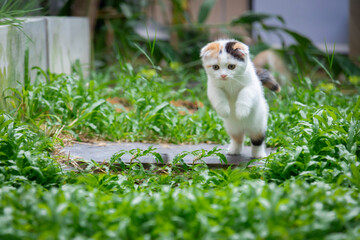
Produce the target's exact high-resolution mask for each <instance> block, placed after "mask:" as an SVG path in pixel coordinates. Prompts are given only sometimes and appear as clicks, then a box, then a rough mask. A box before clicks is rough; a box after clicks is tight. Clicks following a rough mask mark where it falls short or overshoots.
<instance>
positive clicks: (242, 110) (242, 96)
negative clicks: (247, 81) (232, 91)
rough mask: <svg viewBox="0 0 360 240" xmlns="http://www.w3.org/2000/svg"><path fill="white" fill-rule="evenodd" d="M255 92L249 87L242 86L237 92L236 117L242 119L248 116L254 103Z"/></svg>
mask: <svg viewBox="0 0 360 240" xmlns="http://www.w3.org/2000/svg"><path fill="white" fill-rule="evenodd" d="M254 100H255V94H254V92H253V91H252V89H251V88H244V89H243V90H241V91H240V92H239V94H238V97H237V100H236V103H235V115H236V118H237V119H243V118H246V117H248V116H249V114H250V111H251V108H252V106H253V105H254Z"/></svg>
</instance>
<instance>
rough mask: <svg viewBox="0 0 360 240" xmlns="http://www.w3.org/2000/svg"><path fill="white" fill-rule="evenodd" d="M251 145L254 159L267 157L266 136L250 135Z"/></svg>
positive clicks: (262, 134)
mask: <svg viewBox="0 0 360 240" xmlns="http://www.w3.org/2000/svg"><path fill="white" fill-rule="evenodd" d="M250 139H251V144H252V149H251V153H252V157H253V158H263V157H267V154H266V152H265V134H264V133H261V134H252V135H250Z"/></svg>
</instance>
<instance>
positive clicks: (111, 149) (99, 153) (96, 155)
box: [61, 142, 273, 168]
mask: <svg viewBox="0 0 360 240" xmlns="http://www.w3.org/2000/svg"><path fill="white" fill-rule="evenodd" d="M150 147H153V148H156V150H154V152H156V153H159V154H160V155H161V157H162V159H163V163H160V162H158V161H157V160H156V159H155V158H154V156H153V155H151V154H148V155H146V156H142V157H139V158H137V160H138V161H140V162H141V163H142V164H144V165H149V164H150V165H151V164H157V165H164V164H171V163H172V161H173V160H174V158H175V156H176V155H178V154H180V153H183V152H184V151H186V152H193V151H196V150H202V149H203V150H205V151H210V150H213V149H214V148H215V147H217V148H218V149H220V151H219V152H220V153H222V154H224V156H225V157H226V159H227V163H224V162H223V161H221V160H220V159H219V157H218V156H216V155H212V156H209V157H204V158H202V159H201V160H197V159H198V154H199V153H197V154H195V155H193V154H187V155H186V156H185V157H184V158H183V160H184V162H185V163H186V164H188V165H192V164H197V163H204V162H205V163H206V164H207V165H208V166H209V167H212V168H216V167H228V166H230V165H232V166H244V167H245V166H246V165H247V164H248V162H249V161H251V160H252V158H251V147H249V146H245V147H244V150H243V153H242V154H241V155H236V156H233V155H227V154H226V149H227V146H223V145H217V144H205V143H201V144H195V145H175V144H151V143H128V142H124V143H119V142H101V143H80V142H76V143H73V144H72V145H70V146H66V147H64V148H63V149H62V150H61V154H64V155H67V156H69V159H72V160H82V161H84V162H88V161H91V160H93V161H95V162H98V163H103V162H109V160H110V159H111V157H112V156H113V154H115V153H117V152H119V151H121V150H125V151H129V150H132V149H141V150H146V149H149V148H150ZM272 151H273V149H266V152H267V154H270V153H271V152H272ZM132 158H133V156H132V155H131V154H129V153H128V152H127V153H126V154H124V155H123V156H122V157H121V159H122V161H123V162H124V163H125V164H129V163H130V162H131V161H132V162H135V161H134V160H132ZM194 160H195V161H194ZM251 165H263V161H261V160H259V161H257V162H253V163H251Z"/></svg>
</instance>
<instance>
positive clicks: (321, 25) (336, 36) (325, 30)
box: [253, 0, 349, 52]
mask: <svg viewBox="0 0 360 240" xmlns="http://www.w3.org/2000/svg"><path fill="white" fill-rule="evenodd" d="M253 10H254V11H255V12H263V13H271V14H279V15H281V16H282V17H283V18H284V19H285V21H286V24H287V25H286V26H287V27H288V28H289V29H291V30H294V31H296V32H299V33H301V34H303V35H305V36H307V37H309V38H310V39H311V40H312V41H313V42H314V43H315V44H316V45H318V46H320V47H321V48H322V47H324V41H325V40H326V43H327V46H328V48H330V46H331V48H332V46H333V45H334V43H335V42H336V46H335V49H336V50H337V51H340V52H348V43H349V37H348V36H349V24H348V23H349V1H348V0H298V1H291V0H253ZM270 22H271V23H277V22H276V21H270ZM270 22H269V23H270ZM264 36H265V38H264V39H265V40H266V41H267V42H269V43H272V44H275V45H277V44H279V43H280V41H279V40H278V38H277V37H276V36H274V35H264ZM285 39H286V42H287V43H292V42H293V41H292V39H291V37H286V38H285Z"/></svg>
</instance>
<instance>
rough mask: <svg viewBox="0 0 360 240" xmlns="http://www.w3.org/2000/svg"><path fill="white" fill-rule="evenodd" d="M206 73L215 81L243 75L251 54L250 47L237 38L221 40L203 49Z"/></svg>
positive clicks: (202, 56)
mask: <svg viewBox="0 0 360 240" xmlns="http://www.w3.org/2000/svg"><path fill="white" fill-rule="evenodd" d="M200 56H201V58H202V62H203V66H204V68H205V70H206V73H207V74H208V75H209V76H210V77H211V79H212V80H215V81H221V82H222V81H229V80H233V79H235V80H236V79H237V76H241V75H243V73H244V71H245V69H246V66H247V62H248V56H249V49H248V47H247V46H246V45H245V44H243V43H241V42H238V41H235V40H219V41H215V42H211V43H209V44H207V45H206V46H205V47H203V48H202V49H201V53H200Z"/></svg>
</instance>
